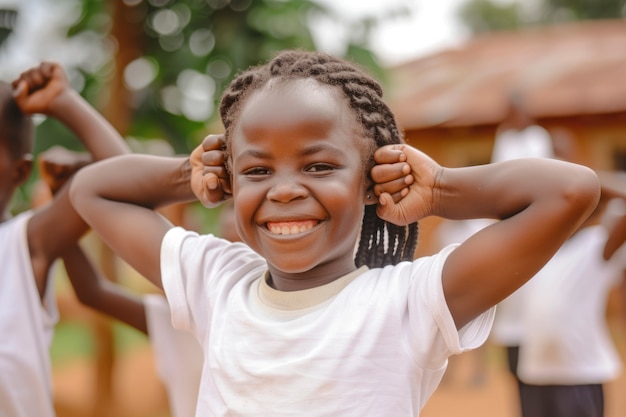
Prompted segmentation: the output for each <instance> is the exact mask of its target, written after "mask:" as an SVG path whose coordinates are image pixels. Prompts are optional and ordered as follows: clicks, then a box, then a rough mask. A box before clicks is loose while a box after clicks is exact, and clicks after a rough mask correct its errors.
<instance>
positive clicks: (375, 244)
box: [220, 50, 418, 267]
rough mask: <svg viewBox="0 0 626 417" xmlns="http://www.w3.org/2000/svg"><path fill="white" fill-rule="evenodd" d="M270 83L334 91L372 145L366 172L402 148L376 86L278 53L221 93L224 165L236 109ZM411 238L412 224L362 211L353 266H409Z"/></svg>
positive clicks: (344, 69)
mask: <svg viewBox="0 0 626 417" xmlns="http://www.w3.org/2000/svg"><path fill="white" fill-rule="evenodd" d="M272 78H282V79H286V80H288V79H301V78H313V79H315V80H317V81H319V82H321V83H323V84H326V85H329V86H333V87H337V88H340V89H341V91H342V92H343V94H344V96H345V97H346V98H347V99H348V103H349V105H350V108H351V109H352V110H353V112H354V114H355V115H356V118H357V121H358V122H359V123H360V124H361V126H362V128H363V133H364V136H365V139H368V140H371V141H372V146H370V151H369V154H368V155H367V156H366V157H367V161H366V162H367V163H366V164H365V165H366V166H367V167H370V166H371V160H372V156H373V153H374V151H375V150H376V149H377V148H380V147H382V146H384V145H389V144H397V143H404V139H403V136H402V133H401V132H400V129H399V128H398V125H397V123H396V120H395V117H394V115H393V113H392V112H391V110H390V109H389V107H388V106H387V104H386V103H385V102H384V101H383V89H382V87H381V86H380V84H379V83H378V82H377V81H376V80H374V79H373V78H372V77H370V76H369V75H368V74H367V73H366V72H365V71H363V70H361V69H360V68H358V67H357V66H356V65H354V64H352V63H349V62H347V61H344V60H342V59H339V58H337V57H334V56H332V55H329V54H325V53H322V52H306V51H297V50H294V51H285V52H281V53H280V54H278V55H276V56H275V57H274V59H272V60H271V61H270V62H269V63H267V64H266V65H261V66H257V67H252V68H251V69H249V70H247V71H245V72H243V73H241V74H239V75H238V76H237V77H236V78H235V79H234V80H233V82H232V83H231V84H230V85H229V86H228V88H227V89H226V90H225V92H224V94H223V97H222V100H221V103H220V116H221V118H222V122H223V124H224V127H225V129H226V132H225V149H224V151H225V153H226V160H228V156H229V152H230V150H229V143H230V138H231V135H232V129H233V126H234V124H235V122H236V119H237V117H238V115H239V111H240V109H241V106H242V103H243V102H245V100H246V99H247V97H248V96H249V95H250V94H251V92H253V91H255V90H257V89H259V88H260V87H261V86H263V85H264V84H265V83H267V82H268V81H269V80H270V79H272ZM227 169H228V166H227ZM367 175H369V172H368V173H367ZM417 237H418V228H417V223H413V224H410V225H408V226H397V225H394V224H392V223H389V222H386V221H384V220H383V219H381V218H380V217H378V216H377V215H376V206H375V205H367V206H365V212H364V215H363V224H362V227H361V237H360V241H359V246H358V249H357V253H356V256H355V263H356V265H357V266H361V265H368V266H370V267H381V266H384V265H389V264H396V263H398V262H400V261H405V260H412V259H413V257H414V254H415V248H416V246H417Z"/></svg>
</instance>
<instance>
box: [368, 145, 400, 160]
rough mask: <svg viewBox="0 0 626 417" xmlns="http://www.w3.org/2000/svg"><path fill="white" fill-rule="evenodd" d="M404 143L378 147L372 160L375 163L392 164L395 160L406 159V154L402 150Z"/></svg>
mask: <svg viewBox="0 0 626 417" xmlns="http://www.w3.org/2000/svg"><path fill="white" fill-rule="evenodd" d="M403 150H404V145H387V146H383V147H381V148H378V149H377V150H376V152H374V161H376V163H377V164H393V163H396V162H404V161H406V159H407V158H406V155H405V154H404V152H403Z"/></svg>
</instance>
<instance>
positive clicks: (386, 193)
mask: <svg viewBox="0 0 626 417" xmlns="http://www.w3.org/2000/svg"><path fill="white" fill-rule="evenodd" d="M374 160H375V161H376V165H375V166H374V167H373V168H372V170H371V176H372V179H373V180H374V182H375V183H376V184H375V186H374V192H375V193H376V195H377V196H378V207H377V209H376V213H377V214H378V216H379V217H380V218H381V219H383V220H386V221H388V222H390V223H393V224H396V225H408V224H411V223H414V222H416V221H418V220H420V219H422V218H424V217H427V216H429V215H431V214H432V213H433V205H434V201H433V194H434V189H435V178H436V175H437V173H438V171H440V170H441V169H442V168H441V166H439V165H438V164H437V163H436V162H435V161H433V160H432V159H431V158H430V157H428V156H427V155H426V154H424V153H423V152H420V151H418V150H417V149H415V148H413V147H411V146H409V145H388V146H384V147H382V148H380V149H378V150H376V152H375V153H374Z"/></svg>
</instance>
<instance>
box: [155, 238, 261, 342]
mask: <svg viewBox="0 0 626 417" xmlns="http://www.w3.org/2000/svg"><path fill="white" fill-rule="evenodd" d="M266 268H267V263H266V262H265V260H264V259H262V258H261V257H260V256H259V255H258V254H257V253H256V252H254V251H253V250H251V249H250V248H249V247H248V246H246V245H244V244H243V243H233V242H229V241H228V240H225V239H221V238H218V237H215V236H213V235H210V234H207V235H199V234H198V233H196V232H193V231H188V230H185V229H183V228H180V227H174V228H172V229H170V230H169V231H168V232H167V233H166V234H165V236H164V237H163V242H162V243H161V281H162V283H163V289H164V291H165V295H166V297H167V301H168V303H169V305H170V309H171V311H172V324H173V326H174V327H175V328H177V329H182V330H188V331H191V332H192V333H194V334H195V336H196V338H197V339H198V340H199V341H200V343H201V344H202V341H203V340H205V338H206V337H207V336H208V334H209V331H210V323H211V319H212V312H213V306H214V303H215V300H217V299H219V298H224V297H227V296H228V293H229V291H230V289H231V288H232V287H233V286H234V285H236V284H237V283H238V282H239V280H240V279H241V278H242V277H244V276H247V275H249V274H255V273H256V275H258V276H260V275H261V274H262V272H261V271H263V270H265V269H266Z"/></svg>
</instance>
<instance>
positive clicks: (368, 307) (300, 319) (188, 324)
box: [161, 228, 494, 417]
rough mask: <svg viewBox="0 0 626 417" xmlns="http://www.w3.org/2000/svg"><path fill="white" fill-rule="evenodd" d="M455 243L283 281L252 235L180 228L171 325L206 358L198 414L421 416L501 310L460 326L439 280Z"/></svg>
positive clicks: (175, 237) (171, 280)
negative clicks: (306, 282)
mask: <svg viewBox="0 0 626 417" xmlns="http://www.w3.org/2000/svg"><path fill="white" fill-rule="evenodd" d="M454 247H455V246H449V247H447V248H445V249H444V250H442V251H441V252H440V253H439V254H437V255H435V256H432V257H425V258H420V259H418V260H416V261H414V262H403V263H400V264H398V265H396V266H388V267H385V268H377V269H372V270H368V269H367V268H365V267H364V268H361V269H359V270H357V271H355V272H353V273H351V274H349V275H347V276H345V277H342V278H340V279H338V280H336V281H334V282H332V283H329V284H327V285H324V286H321V287H317V288H312V289H309V290H304V291H295V292H281V291H276V290H274V289H272V288H271V287H269V286H268V285H267V283H266V280H265V279H264V276H265V274H266V270H267V265H266V262H265V260H264V259H262V258H261V257H260V256H259V255H258V254H256V253H255V252H254V251H252V250H251V249H250V248H248V247H247V246H246V245H244V244H242V243H230V242H228V241H226V240H223V239H219V238H216V237H213V236H211V235H204V236H199V235H197V234H196V233H194V232H189V231H185V230H183V229H181V228H173V229H171V230H170V231H169V232H168V233H167V234H166V236H165V238H164V240H163V243H162V248H161V271H162V279H163V286H164V288H165V292H166V296H167V298H168V301H169V304H170V307H171V309H172V320H173V324H174V326H175V327H178V328H182V329H189V330H191V331H192V332H193V333H194V334H195V335H196V337H197V338H198V340H199V341H200V343H201V345H202V347H203V350H204V357H205V362H204V369H203V374H202V382H201V385H200V393H199V401H198V409H197V411H196V416H209V415H210V416H254V417H258V416H273V417H275V416H302V415H306V416H307V417H315V416H333V417H334V416H338V415H341V416H359V417H362V416H377V417H378V416H382V415H389V416H391V415H393V416H394V417H402V416H418V415H419V413H420V410H421V409H422V407H423V406H424V404H425V403H426V401H427V400H428V398H429V397H430V396H431V395H432V393H433V391H434V390H435V388H436V387H437V385H438V384H439V382H440V380H441V377H442V375H443V373H444V371H445V368H446V366H447V359H448V357H449V356H451V355H453V354H458V353H461V352H464V351H467V350H470V349H473V348H476V347H478V346H480V345H481V344H482V343H484V341H485V339H486V338H487V336H488V334H489V330H490V327H491V323H492V321H493V315H494V309H490V310H488V311H487V312H485V313H484V314H482V315H481V316H479V317H478V318H477V319H475V320H473V321H472V322H470V323H469V324H468V325H466V326H465V327H464V328H463V329H461V331H457V330H456V328H455V325H454V322H453V319H452V316H451V314H450V312H449V310H448V307H447V305H446V301H445V299H444V295H443V288H442V284H441V271H442V268H443V264H444V262H445V259H446V258H447V256H448V254H449V253H450V252H451V251H452V250H453V249H454Z"/></svg>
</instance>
